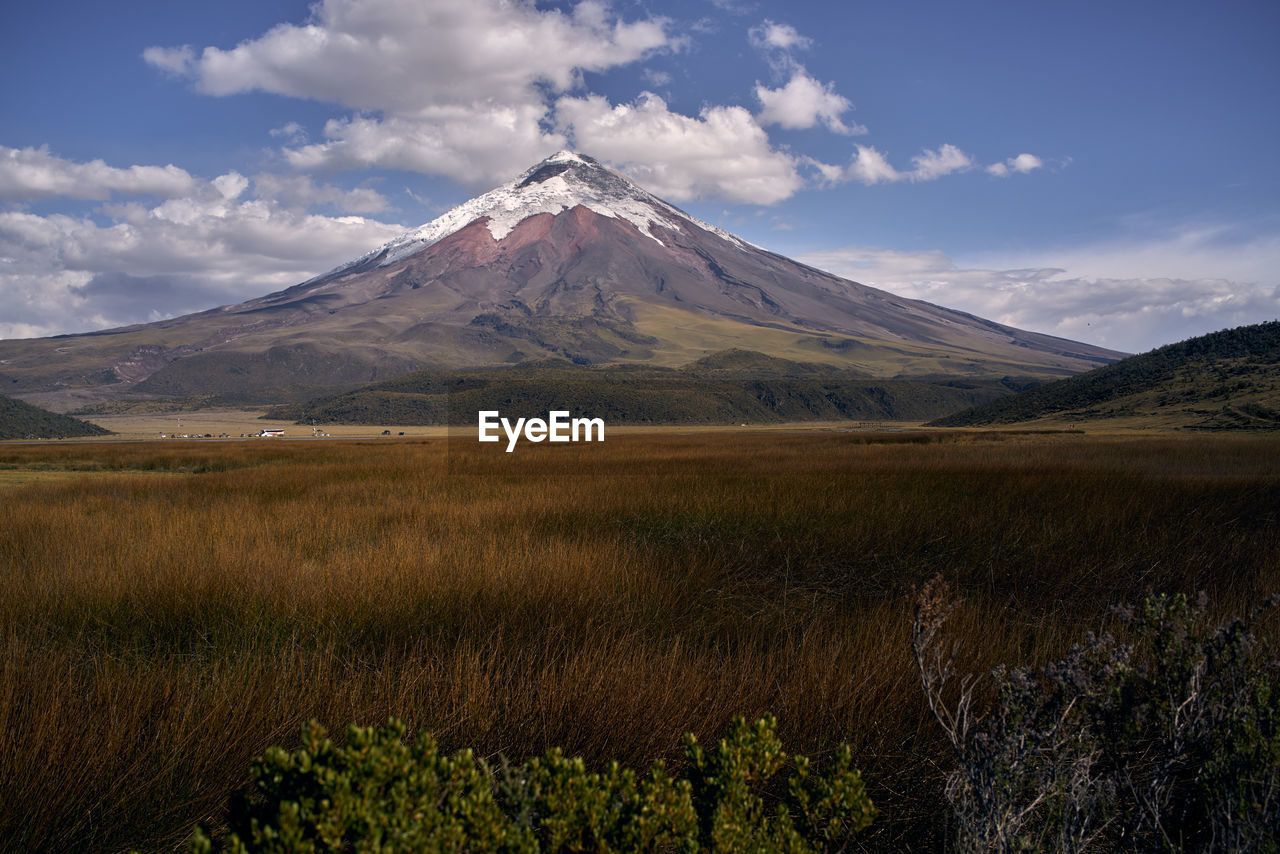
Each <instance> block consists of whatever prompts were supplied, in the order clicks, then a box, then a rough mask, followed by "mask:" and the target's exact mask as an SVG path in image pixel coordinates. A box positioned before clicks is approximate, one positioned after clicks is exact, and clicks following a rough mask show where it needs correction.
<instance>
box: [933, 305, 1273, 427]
mask: <svg viewBox="0 0 1280 854" xmlns="http://www.w3.org/2000/svg"><path fill="white" fill-rule="evenodd" d="M1130 416H1138V417H1147V418H1155V419H1160V420H1161V421H1163V422H1168V425H1169V426H1180V427H1187V428H1193V429H1205V430H1232V429H1245V430H1275V429H1280V321H1271V322H1269V323H1260V324H1257V325H1255V326H1241V327H1238V328H1236V329H1226V330H1223V331H1221V332H1214V333H1211V334H1209V335H1202V336H1200V337H1199V338H1192V339H1189V340H1187V341H1183V342H1181V343H1179V344H1170V345H1169V346H1167V347H1161V348H1159V349H1158V350H1152V351H1151V352H1150V353H1143V354H1141V355H1138V356H1130V357H1129V358H1127V359H1123V360H1121V361H1119V362H1116V363H1114V364H1111V365H1107V366H1105V367H1101V368H1097V369H1095V370H1092V371H1089V372H1088V373H1085V374H1080V375H1079V376H1075V377H1070V378H1068V379H1064V380H1057V381H1055V382H1051V383H1047V384H1046V385H1042V386H1038V387H1036V388H1033V389H1030V390H1029V391H1024V392H1022V393H1021V394H1017V395H1014V396H1012V397H1005V398H1001V399H999V400H992V401H989V402H986V403H982V404H979V405H977V406H975V407H973V408H972V409H966V410H964V411H962V412H957V413H955V414H953V415H949V416H946V417H944V418H939V419H937V420H936V421H934V422H932V425H931V426H938V427H966V426H982V425H988V424H1012V423H1016V422H1020V421H1032V420H1035V419H1039V418H1049V417H1052V418H1055V419H1058V420H1072V421H1085V420H1090V419H1106V418H1117V417H1130Z"/></svg>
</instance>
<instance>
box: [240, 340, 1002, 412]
mask: <svg viewBox="0 0 1280 854" xmlns="http://www.w3.org/2000/svg"><path fill="white" fill-rule="evenodd" d="M1013 390H1014V387H1013V386H1011V385H1010V384H1009V383H1008V382H1007V381H1002V380H998V379H993V378H987V379H980V380H974V379H937V378H934V379H925V378H919V379H911V380H885V379H876V378H874V377H868V376H866V375H865V374H860V373H858V372H856V371H850V370H839V369H833V368H831V367H830V366H827V365H816V364H808V363H803V362H794V361H790V360H787V359H779V358H775V357H772V356H768V355H765V354H763V353H755V352H751V351H747V350H741V349H733V350H725V351H723V352H720V353H713V354H711V355H709V356H707V357H705V358H703V359H699V360H698V361H696V362H694V363H692V364H689V365H686V366H684V367H682V368H662V367H652V366H646V365H608V366H583V365H574V364H573V363H571V362H567V361H564V360H544V361H539V362H527V363H524V364H520V365H513V366H510V367H502V368H472V369H462V370H452V371H419V372H416V373H412V374H408V375H406V376H403V377H398V378H396V379H393V380H387V381H385V382H380V383H375V384H373V385H369V386H365V387H364V388H359V389H356V390H354V391H349V392H346V393H344V394H337V395H328V396H324V397H320V398H317V399H315V400H312V401H310V402H309V403H305V404H302V405H298V406H282V407H277V408H276V409H273V410H271V411H269V412H268V413H267V415H266V416H264V417H268V418H287V419H293V420H297V421H302V422H304V423H314V424H326V423H338V424H399V425H409V424H445V423H450V424H469V425H474V424H475V423H476V413H477V412H479V411H480V410H484V409H496V410H500V411H501V412H502V415H503V416H504V417H511V418H531V417H538V416H545V415H546V413H547V412H549V411H551V410H557V409H558V410H565V411H568V412H570V414H571V415H572V416H574V417H578V416H589V417H593V418H603V419H604V420H605V421H606V422H607V423H609V424H738V423H741V422H744V421H745V422H749V423H752V424H761V423H778V422H784V421H819V420H821V421H836V420H864V421H899V420H901V421H921V420H924V419H926V418H932V417H934V416H936V415H938V414H939V413H943V412H950V411H954V410H955V409H956V408H957V407H960V406H967V405H970V404H973V403H976V402H979V401H983V400H990V399H992V398H995V397H999V396H1001V395H1006V394H1009V393H1010V392H1011V391H1013Z"/></svg>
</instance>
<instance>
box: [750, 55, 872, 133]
mask: <svg viewBox="0 0 1280 854" xmlns="http://www.w3.org/2000/svg"><path fill="white" fill-rule="evenodd" d="M756 98H758V99H759V100H760V105H761V107H762V109H761V110H760V121H761V123H763V124H766V125H768V124H776V125H781V126H782V127H784V128H790V129H796V128H811V127H813V126H814V125H816V124H818V123H819V122H821V123H822V124H824V125H825V126H826V127H827V128H829V129H830V130H832V131H835V132H836V133H844V134H862V133H866V132H867V129H866V128H865V127H862V126H861V125H857V124H855V125H852V126H849V125H846V124H845V123H844V122H843V121H842V120H841V118H840V117H841V116H842V115H843V114H844V113H846V112H848V111H849V110H851V109H853V104H852V103H850V102H849V99H848V98H846V97H844V96H843V95H840V94H838V93H837V92H836V90H835V85H834V84H832V83H819V82H818V81H817V80H815V79H813V78H812V77H810V76H809V74H808V73H807V72H806V71H805V70H804V68H803V67H802V66H796V67H795V69H794V70H793V72H792V75H791V79H790V80H789V81H787V84H786V85H785V86H782V87H781V88H779V89H770V88H768V87H767V86H764V85H763V84H760V83H757V84H756Z"/></svg>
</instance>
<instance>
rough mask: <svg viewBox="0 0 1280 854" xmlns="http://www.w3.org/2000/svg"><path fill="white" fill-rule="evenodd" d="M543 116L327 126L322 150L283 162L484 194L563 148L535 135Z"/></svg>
mask: <svg viewBox="0 0 1280 854" xmlns="http://www.w3.org/2000/svg"><path fill="white" fill-rule="evenodd" d="M545 116H546V109H545V108H544V107H543V106H541V105H536V104H535V105H509V104H506V105H504V104H472V105H466V106H445V107H438V108H432V109H430V110H424V111H422V113H421V114H420V115H419V116H417V117H415V118H401V117H395V116H393V117H390V118H386V119H377V118H371V117H368V116H354V117H352V118H349V119H334V120H331V121H329V122H328V123H326V125H325V130H324V133H325V137H326V141H325V142H322V143H315V144H313V145H306V146H303V147H301V148H294V149H287V150H286V151H285V156H286V158H287V159H288V161H289V163H290V165H292V166H294V167H296V168H299V169H326V170H342V169H364V168H369V167H381V168H386V169H404V170H407V171H411V172H422V173H426V174H430V175H448V176H449V177H451V178H453V179H455V180H457V181H460V182H461V183H463V184H465V185H467V186H469V187H471V188H472V189H488V188H489V187H491V186H492V185H493V184H495V183H497V182H499V181H502V180H506V179H508V178H510V177H511V176H512V175H513V174H515V173H516V172H518V171H520V170H521V169H524V168H526V167H528V166H529V165H530V164H532V163H536V162H537V161H538V160H540V159H542V158H543V157H546V156H547V155H548V154H551V153H552V152H554V151H556V150H557V149H560V148H563V147H564V146H565V145H566V144H567V142H566V139H565V137H564V136H563V135H562V134H559V133H555V132H552V131H547V130H544V129H543V127H542V125H541V122H542V121H543V119H544V118H545Z"/></svg>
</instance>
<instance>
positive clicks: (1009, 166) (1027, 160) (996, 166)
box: [987, 153, 1044, 178]
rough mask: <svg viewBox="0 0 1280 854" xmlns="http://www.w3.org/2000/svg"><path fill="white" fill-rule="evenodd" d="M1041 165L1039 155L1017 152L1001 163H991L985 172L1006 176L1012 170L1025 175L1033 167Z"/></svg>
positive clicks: (1036, 167)
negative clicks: (1017, 153)
mask: <svg viewBox="0 0 1280 854" xmlns="http://www.w3.org/2000/svg"><path fill="white" fill-rule="evenodd" d="M1043 165H1044V161H1043V160H1041V159H1040V158H1039V157H1036V156H1035V155H1034V154H1026V153H1023V154H1019V155H1018V156H1017V157H1010V158H1009V159H1008V160H1005V161H1004V162H1003V163H992V164H991V165H990V166H988V167H987V172H989V173H990V174H992V175H995V176H996V177H997V178H1007V177H1008V176H1009V175H1011V174H1013V173H1014V172H1020V173H1022V174H1023V175H1025V174H1026V173H1028V172H1030V171H1032V170H1033V169H1039V168H1040V167H1041V166H1043Z"/></svg>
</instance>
